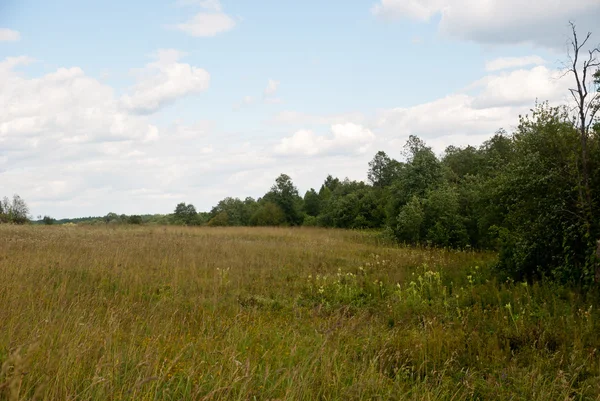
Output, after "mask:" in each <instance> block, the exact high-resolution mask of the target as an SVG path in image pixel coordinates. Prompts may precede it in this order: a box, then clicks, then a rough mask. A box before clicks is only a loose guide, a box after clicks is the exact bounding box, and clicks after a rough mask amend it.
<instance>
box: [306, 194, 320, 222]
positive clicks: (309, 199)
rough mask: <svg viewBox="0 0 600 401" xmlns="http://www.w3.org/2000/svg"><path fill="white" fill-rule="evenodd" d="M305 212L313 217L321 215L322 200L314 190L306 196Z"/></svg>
mask: <svg viewBox="0 0 600 401" xmlns="http://www.w3.org/2000/svg"><path fill="white" fill-rule="evenodd" d="M304 212H305V213H306V214H307V215H309V216H313V217H316V216H318V215H319V213H321V198H320V197H319V194H318V193H317V191H315V190H314V189H313V188H311V189H310V190H309V191H306V194H304Z"/></svg>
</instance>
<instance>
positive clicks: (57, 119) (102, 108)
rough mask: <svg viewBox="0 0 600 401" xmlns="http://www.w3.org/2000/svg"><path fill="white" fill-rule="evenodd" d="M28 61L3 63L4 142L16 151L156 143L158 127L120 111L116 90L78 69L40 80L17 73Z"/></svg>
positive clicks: (0, 108)
mask: <svg viewBox="0 0 600 401" xmlns="http://www.w3.org/2000/svg"><path fill="white" fill-rule="evenodd" d="M29 62H31V59H30V58H28V57H15V58H7V59H5V60H4V61H2V62H1V63H0V143H1V144H2V145H3V147H8V148H10V149H13V150H17V149H23V148H26V147H28V146H33V147H37V146H42V145H43V144H44V143H57V141H58V142H63V143H74V142H93V141H101V140H111V141H114V140H127V139H131V138H138V139H145V140H152V139H154V138H155V137H156V136H157V135H158V133H157V129H156V127H154V126H152V125H150V124H148V123H147V122H145V121H144V120H142V119H139V118H136V117H134V116H130V115H128V114H126V113H124V112H121V111H120V110H119V107H118V105H117V103H118V102H117V101H116V99H115V97H114V93H113V90H112V88H110V87H108V86H105V85H103V84H101V83H100V82H98V81H96V80H94V79H93V78H90V77H88V76H86V75H85V73H84V72H83V70H82V69H81V68H78V67H72V68H59V69H58V70H56V71H54V72H52V73H49V74H46V75H44V76H42V77H40V78H33V79H27V78H24V77H22V76H21V75H20V74H18V73H17V72H15V70H14V69H15V68H16V67H17V66H19V65H23V64H27V63H29Z"/></svg>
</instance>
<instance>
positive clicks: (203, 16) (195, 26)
mask: <svg viewBox="0 0 600 401" xmlns="http://www.w3.org/2000/svg"><path fill="white" fill-rule="evenodd" d="M179 4H180V5H199V6H200V7H202V8H203V9H204V10H205V11H202V12H199V13H198V14H196V15H195V16H194V17H192V18H191V19H190V20H188V21H187V22H184V23H181V24H177V25H175V26H174V28H175V29H178V30H180V31H183V32H185V33H187V34H188V35H191V36H196V37H210V36H216V35H217V34H219V33H223V32H227V31H229V30H231V29H233V28H234V27H235V25H236V23H235V20H234V19H233V18H231V17H230V16H229V15H227V14H225V13H224V12H223V7H222V6H221V2H220V1H219V0H180V1H179Z"/></svg>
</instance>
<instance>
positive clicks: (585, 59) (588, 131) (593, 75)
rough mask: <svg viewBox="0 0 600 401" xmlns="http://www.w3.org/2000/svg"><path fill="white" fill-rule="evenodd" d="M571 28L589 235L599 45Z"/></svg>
mask: <svg viewBox="0 0 600 401" xmlns="http://www.w3.org/2000/svg"><path fill="white" fill-rule="evenodd" d="M569 25H570V26H571V31H572V34H573V37H572V38H571V40H570V41H569V50H568V56H569V65H568V67H567V71H566V72H567V73H570V74H572V75H573V77H574V78H575V84H576V85H575V87H574V88H571V89H569V91H570V93H571V96H572V97H573V99H574V100H575V115H574V118H573V125H574V127H575V128H576V130H577V132H578V134H579V140H580V147H581V160H580V163H578V164H580V167H581V178H580V181H581V183H580V189H579V194H580V198H581V199H580V203H581V206H582V212H583V218H584V221H585V224H586V230H587V234H588V236H589V235H590V234H592V231H593V229H592V226H593V224H594V217H593V211H594V206H593V198H592V193H591V188H590V182H589V180H590V169H589V160H588V143H589V140H590V135H592V127H593V124H594V123H595V121H596V115H597V113H598V111H599V110H600V92H599V91H598V90H597V89H596V88H594V87H593V84H594V83H597V82H598V78H599V74H600V72H599V71H600V60H599V59H598V56H599V55H600V45H598V46H596V47H593V48H591V49H586V46H587V44H588V42H589V40H590V38H591V36H592V33H591V32H588V33H587V35H585V37H584V38H583V40H580V38H579V37H578V36H577V30H576V27H575V24H574V23H573V22H570V23H569ZM586 52H587V54H586ZM590 239H591V238H590ZM595 273H596V274H595V276H596V279H597V280H598V279H600V265H598V266H597V267H596V272H595Z"/></svg>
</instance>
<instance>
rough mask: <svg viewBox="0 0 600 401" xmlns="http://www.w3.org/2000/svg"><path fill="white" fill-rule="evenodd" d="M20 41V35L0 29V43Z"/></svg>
mask: <svg viewBox="0 0 600 401" xmlns="http://www.w3.org/2000/svg"><path fill="white" fill-rule="evenodd" d="M20 39H21V34H20V33H19V32H17V31H13V30H12V29H7V28H0V42H17V41H19V40H20Z"/></svg>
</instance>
